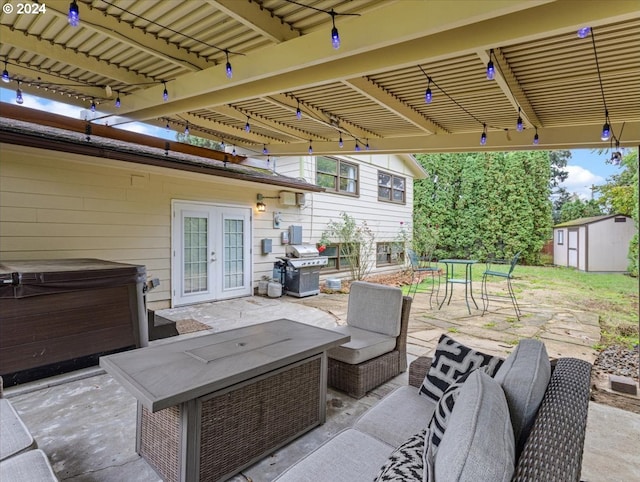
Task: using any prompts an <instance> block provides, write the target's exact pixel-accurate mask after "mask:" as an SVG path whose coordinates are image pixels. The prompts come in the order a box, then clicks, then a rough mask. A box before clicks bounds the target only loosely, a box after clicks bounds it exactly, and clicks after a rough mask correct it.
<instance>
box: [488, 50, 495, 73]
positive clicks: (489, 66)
mask: <svg viewBox="0 0 640 482" xmlns="http://www.w3.org/2000/svg"><path fill="white" fill-rule="evenodd" d="M492 55H493V49H491V50H489V62H487V79H489V80H493V79H494V77H495V75H496V69H495V67H494V66H493V61H492V60H491V56H492Z"/></svg>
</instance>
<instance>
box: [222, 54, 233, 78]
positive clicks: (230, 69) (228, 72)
mask: <svg viewBox="0 0 640 482" xmlns="http://www.w3.org/2000/svg"><path fill="white" fill-rule="evenodd" d="M224 54H225V57H226V59H227V65H226V66H225V68H226V72H227V78H228V79H230V78H231V77H233V69H232V68H231V62H229V51H228V50H225V51H224Z"/></svg>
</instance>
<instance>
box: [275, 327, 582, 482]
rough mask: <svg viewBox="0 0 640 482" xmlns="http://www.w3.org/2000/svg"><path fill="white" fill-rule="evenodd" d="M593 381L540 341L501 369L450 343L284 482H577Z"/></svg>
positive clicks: (519, 350) (578, 363)
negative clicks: (551, 354)
mask: <svg viewBox="0 0 640 482" xmlns="http://www.w3.org/2000/svg"><path fill="white" fill-rule="evenodd" d="M590 372H591V365H590V364H589V363H587V362H585V361H582V360H578V359H574V358H560V359H558V360H557V361H550V360H549V358H548V356H547V353H546V349H545V348H544V345H543V344H542V343H541V342H539V341H537V340H523V341H521V342H520V344H519V345H518V346H517V347H516V349H515V350H514V352H512V354H510V355H509V357H508V358H507V359H506V360H502V359H496V358H495V357H491V356H489V355H485V354H482V353H480V352H476V351H475V350H472V349H469V348H467V347H464V346H463V345H461V344H458V343H457V342H456V341H455V340H452V339H451V338H449V337H448V336H447V335H442V337H441V339H440V342H439V344H438V347H437V348H436V353H435V355H434V357H433V359H432V358H430V357H420V358H418V359H416V360H415V361H414V362H412V363H411V365H410V368H409V385H408V386H403V387H400V388H398V389H396V390H394V391H393V392H392V393H390V394H388V395H387V396H386V397H384V398H383V399H382V400H380V401H379V402H378V403H377V404H376V405H374V406H373V407H371V408H370V409H369V410H368V411H367V412H365V413H364V414H363V415H362V416H361V417H360V418H359V419H358V421H357V422H356V423H355V424H354V426H353V427H351V428H348V429H346V430H343V431H341V432H339V433H338V434H336V435H335V436H333V437H332V438H331V439H330V440H328V441H327V442H325V443H324V444H323V445H321V446H320V447H318V448H317V449H316V450H314V451H313V452H312V453H310V454H308V455H307V456H305V457H304V458H302V459H301V460H299V461H298V462H297V463H296V464H294V465H293V466H291V467H289V468H288V469H287V470H286V471H285V472H284V473H283V474H281V475H280V477H278V478H277V479H276V480H277V481H278V482H288V481H291V482H294V481H295V482H304V481H309V482H322V481H327V482H329V481H331V482H340V481H345V482H346V481H349V482H353V481H371V480H378V481H390V480H392V481H409V482H410V481H423V480H424V481H434V480H436V481H438V482H442V481H447V480H473V481H483V480H485V481H499V480H504V481H508V480H515V481H541V480H544V481H546V482H549V481H572V480H575V481H579V480H580V471H581V466H582V452H583V447H584V436H585V430H586V422H587V410H588V402H589V388H590ZM447 378H449V382H446V381H445V379H447ZM452 380H453V381H452ZM436 398H437V399H438V401H436V400H435V399H436ZM441 425H444V427H442V426H441ZM436 442H437V444H436V445H434V443H436ZM425 467H426V469H425Z"/></svg>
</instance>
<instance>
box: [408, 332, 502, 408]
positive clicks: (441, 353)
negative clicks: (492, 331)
mask: <svg viewBox="0 0 640 482" xmlns="http://www.w3.org/2000/svg"><path fill="white" fill-rule="evenodd" d="M502 362H503V360H502V358H500V357H495V356H491V355H487V354H486V353H482V352H480V351H477V350H474V349H472V348H469V347H467V346H465V345H463V344H462V343H459V342H457V341H456V340H454V339H453V338H451V337H449V336H447V335H442V336H441V337H440V340H439V341H438V346H437V347H436V353H435V355H434V357H433V362H432V363H431V367H430V368H429V371H428V372H427V375H426V376H425V377H424V381H423V382H422V386H421V387H420V393H421V394H422V395H424V396H425V397H428V398H430V399H432V400H434V401H436V402H437V401H438V400H440V397H442V394H443V393H444V392H445V390H446V389H447V388H448V387H449V385H451V384H452V383H453V382H455V381H456V380H457V379H458V377H460V376H461V375H464V374H465V373H468V372H470V371H471V370H474V369H476V368H480V367H481V366H485V365H487V366H489V367H490V375H494V374H495V372H496V371H498V368H500V365H502Z"/></svg>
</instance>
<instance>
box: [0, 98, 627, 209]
mask: <svg viewBox="0 0 640 482" xmlns="http://www.w3.org/2000/svg"><path fill="white" fill-rule="evenodd" d="M15 97H16V92H15V91H14V90H10V89H6V88H2V87H0V101H2V102H10V103H11V102H15ZM23 98H24V103H23V104H22V105H23V106H25V107H30V108H32V109H39V110H45V111H48V112H55V113H56V114H60V115H65V116H68V117H73V118H75V119H82V118H84V117H85V116H88V115H96V116H99V115H100V112H99V110H100V109H99V106H98V111H97V112H95V113H93V112H91V111H90V109H89V103H87V109H86V110H84V111H82V110H81V109H78V108H77V107H76V106H71V105H68V104H64V103H62V102H55V101H51V100H48V99H42V98H39V97H35V96H33V95H27V94H25V95H24V96H23ZM122 128H125V129H127V130H131V131H134V132H138V133H141V134H148V135H152V136H156V137H161V138H163V139H168V140H172V141H173V140H175V138H176V137H175V131H173V130H167V129H163V128H159V127H155V126H150V125H146V124H143V123H141V122H130V123H127V124H122ZM605 147H608V146H605ZM609 155H610V153H609V152H603V153H601V154H598V152H597V151H596V150H594V149H574V150H572V151H571V158H570V159H569V161H568V162H567V167H566V170H567V171H568V172H569V176H568V177H567V180H566V181H565V182H564V183H562V186H564V187H565V188H566V189H567V191H568V192H569V193H575V194H577V195H578V196H580V197H581V198H582V199H585V200H587V199H590V198H591V186H592V185H596V186H598V185H601V184H604V183H605V182H606V180H607V178H609V177H610V176H611V175H613V174H616V173H618V172H619V169H620V168H619V167H617V166H614V165H612V164H607V163H606V159H607V158H608V156H609Z"/></svg>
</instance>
